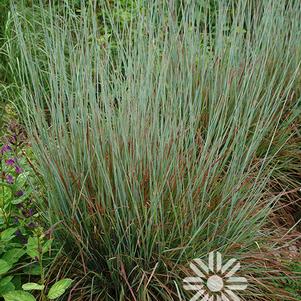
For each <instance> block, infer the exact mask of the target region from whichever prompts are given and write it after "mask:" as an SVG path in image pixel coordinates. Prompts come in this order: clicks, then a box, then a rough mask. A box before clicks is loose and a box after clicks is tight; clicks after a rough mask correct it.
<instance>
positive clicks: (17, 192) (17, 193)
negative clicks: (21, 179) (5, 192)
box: [15, 190, 24, 197]
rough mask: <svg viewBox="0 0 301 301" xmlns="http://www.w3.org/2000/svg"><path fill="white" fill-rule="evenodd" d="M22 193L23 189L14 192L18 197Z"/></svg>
mask: <svg viewBox="0 0 301 301" xmlns="http://www.w3.org/2000/svg"><path fill="white" fill-rule="evenodd" d="M22 195H24V191H23V190H18V191H16V193H15V196H18V197H20V196H22Z"/></svg>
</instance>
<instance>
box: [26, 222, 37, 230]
mask: <svg viewBox="0 0 301 301" xmlns="http://www.w3.org/2000/svg"><path fill="white" fill-rule="evenodd" d="M27 226H28V228H29V229H34V228H35V227H36V226H37V225H36V224H35V223H34V222H31V223H29V224H28V225H27Z"/></svg>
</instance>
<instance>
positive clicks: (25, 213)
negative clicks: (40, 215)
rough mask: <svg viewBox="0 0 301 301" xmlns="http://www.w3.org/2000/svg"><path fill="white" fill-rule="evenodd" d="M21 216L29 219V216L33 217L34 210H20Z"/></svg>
mask: <svg viewBox="0 0 301 301" xmlns="http://www.w3.org/2000/svg"><path fill="white" fill-rule="evenodd" d="M22 214H23V215H24V216H25V217H31V216H33V215H34V214H35V211H34V209H32V208H30V209H28V210H26V209H23V210H22Z"/></svg>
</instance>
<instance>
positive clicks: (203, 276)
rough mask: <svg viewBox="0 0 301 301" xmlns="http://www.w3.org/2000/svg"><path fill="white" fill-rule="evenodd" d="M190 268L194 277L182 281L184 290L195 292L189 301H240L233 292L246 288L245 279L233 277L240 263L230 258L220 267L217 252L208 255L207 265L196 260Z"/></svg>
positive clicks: (219, 257)
mask: <svg viewBox="0 0 301 301" xmlns="http://www.w3.org/2000/svg"><path fill="white" fill-rule="evenodd" d="M190 268H191V269H192V270H193V272H194V274H195V275H196V276H194V277H186V278H185V279H184V280H183V282H184V286H183V287H184V289H185V290H188V291H195V292H196V293H195V295H194V296H193V297H192V298H191V299H190V301H197V300H201V301H240V298H239V297H238V296H237V295H236V294H235V293H234V292H233V291H236V290H238V291H241V290H245V289H246V288H247V286H248V282H247V279H246V278H245V277H235V276H234V275H235V273H236V272H237V271H238V270H239V269H240V263H239V262H237V260H236V259H234V258H232V259H230V260H229V261H227V262H226V263H225V264H224V265H222V255H221V253H219V252H211V253H210V254H209V259H208V265H206V264H205V263H204V262H203V261H202V260H201V259H199V258H197V259H194V260H193V262H192V263H190Z"/></svg>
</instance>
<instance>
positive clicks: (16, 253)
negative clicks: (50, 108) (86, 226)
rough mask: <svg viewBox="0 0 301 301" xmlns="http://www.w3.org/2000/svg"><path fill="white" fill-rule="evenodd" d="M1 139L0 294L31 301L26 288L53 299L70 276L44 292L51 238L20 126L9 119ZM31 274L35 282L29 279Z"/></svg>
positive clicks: (6, 299)
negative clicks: (36, 201)
mask: <svg viewBox="0 0 301 301" xmlns="http://www.w3.org/2000/svg"><path fill="white" fill-rule="evenodd" d="M4 140H5V141H6V142H5V143H4V144H2V145H0V173H1V180H0V296H1V297H3V298H4V300H5V301H12V300H13V301H18V300H22V301H32V300H36V297H35V296H34V295H32V294H31V293H30V292H28V291H34V290H38V291H39V292H40V294H39V295H40V297H39V298H40V300H54V299H56V298H58V297H60V296H61V295H62V294H63V293H64V292H65V290H66V289H67V288H68V287H69V286H70V285H71V283H72V280H70V279H62V280H59V281H58V282H56V283H54V284H53V285H52V286H51V288H50V289H49V292H48V294H47V295H46V291H45V285H46V279H45V268H46V267H45V263H47V261H49V260H50V259H51V257H50V256H49V254H50V253H51V245H52V241H53V239H52V238H51V237H50V236H49V234H47V231H45V229H44V226H43V224H42V223H41V217H40V214H39V212H38V211H37V206H35V205H34V203H33V197H34V193H33V191H32V186H33V185H32V183H30V181H29V180H30V178H32V180H34V175H33V170H32V166H31V165H30V164H29V163H28V161H29V159H28V157H27V153H28V150H26V148H29V147H28V145H26V143H25V134H24V130H23V128H22V127H21V126H19V125H18V124H17V123H15V122H13V123H11V125H10V126H9V127H8V133H7V135H6V137H5V138H3V141H4ZM26 151H27V153H26ZM45 257H46V258H45ZM31 277H34V279H35V278H36V279H37V280H38V282H37V283H32V282H31V283H28V282H27V281H28V280H29V279H31Z"/></svg>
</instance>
